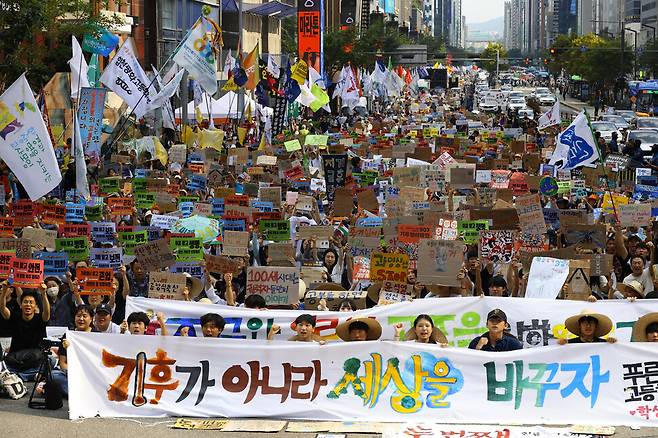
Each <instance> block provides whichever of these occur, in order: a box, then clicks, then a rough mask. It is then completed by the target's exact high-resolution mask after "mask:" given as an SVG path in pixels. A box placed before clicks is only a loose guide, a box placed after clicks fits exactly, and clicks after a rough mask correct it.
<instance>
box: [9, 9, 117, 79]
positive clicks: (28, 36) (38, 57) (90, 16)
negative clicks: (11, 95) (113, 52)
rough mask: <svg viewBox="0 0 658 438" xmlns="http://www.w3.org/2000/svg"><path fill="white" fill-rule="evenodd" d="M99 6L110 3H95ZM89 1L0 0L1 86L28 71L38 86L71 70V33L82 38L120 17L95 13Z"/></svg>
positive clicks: (108, 25)
mask: <svg viewBox="0 0 658 438" xmlns="http://www.w3.org/2000/svg"><path fill="white" fill-rule="evenodd" d="M95 3H96V5H97V6H98V7H100V8H103V7H107V4H106V3H107V2H105V4H103V3H104V2H95ZM93 5H94V2H93V1H89V0H3V1H2V2H0V88H2V89H4V88H5V87H7V86H9V85H10V84H11V83H12V82H13V81H14V80H16V78H17V77H18V76H20V75H21V74H22V73H23V72H25V71H27V78H28V80H29V82H30V84H31V85H32V87H33V88H35V89H38V88H40V87H41V86H42V85H45V83H46V82H47V81H48V80H49V79H50V77H51V76H52V75H53V74H54V73H56V72H58V71H68V70H69V68H68V65H67V61H68V60H69V59H70V58H71V35H75V36H77V37H78V38H82V35H83V34H84V33H85V32H88V31H90V30H92V29H93V26H94V25H101V26H104V27H111V25H112V24H115V23H116V21H117V20H115V19H108V18H103V17H98V16H94V11H93Z"/></svg>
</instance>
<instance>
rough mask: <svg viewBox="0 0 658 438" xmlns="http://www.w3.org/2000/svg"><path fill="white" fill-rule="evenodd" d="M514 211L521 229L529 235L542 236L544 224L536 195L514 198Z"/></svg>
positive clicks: (544, 230) (544, 229) (544, 228)
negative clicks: (516, 213) (517, 215)
mask: <svg viewBox="0 0 658 438" xmlns="http://www.w3.org/2000/svg"><path fill="white" fill-rule="evenodd" d="M515 206H516V211H517V212H518V214H519V222H520V224H521V229H522V230H523V231H524V232H526V233H529V234H535V235H539V234H544V233H545V232H546V222H545V221H544V212H543V211H542V207H541V201H540V200H539V195H538V194H532V195H526V196H519V197H517V198H516V203H515Z"/></svg>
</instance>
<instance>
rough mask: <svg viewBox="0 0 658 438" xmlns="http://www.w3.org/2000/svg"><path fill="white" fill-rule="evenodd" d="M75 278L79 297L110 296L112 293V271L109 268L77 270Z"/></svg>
mask: <svg viewBox="0 0 658 438" xmlns="http://www.w3.org/2000/svg"><path fill="white" fill-rule="evenodd" d="M76 277H77V279H78V281H79V284H80V295H111V294H113V293H114V285H113V280H114V271H112V269H110V268H79V269H77V270H76Z"/></svg>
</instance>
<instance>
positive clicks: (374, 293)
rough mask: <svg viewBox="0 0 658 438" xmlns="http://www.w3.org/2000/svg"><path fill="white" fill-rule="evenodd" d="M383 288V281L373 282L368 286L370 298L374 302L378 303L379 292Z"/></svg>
mask: <svg viewBox="0 0 658 438" xmlns="http://www.w3.org/2000/svg"><path fill="white" fill-rule="evenodd" d="M381 290H382V283H381V282H377V283H372V284H371V285H370V286H368V289H367V292H368V298H370V299H371V300H372V301H373V302H375V303H377V302H378V301H379V294H380V292H381Z"/></svg>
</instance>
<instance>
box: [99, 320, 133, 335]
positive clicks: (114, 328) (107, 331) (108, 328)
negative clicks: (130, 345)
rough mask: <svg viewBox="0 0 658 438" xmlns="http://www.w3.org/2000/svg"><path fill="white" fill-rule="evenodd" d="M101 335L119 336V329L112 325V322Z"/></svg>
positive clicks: (117, 326)
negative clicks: (111, 334)
mask: <svg viewBox="0 0 658 438" xmlns="http://www.w3.org/2000/svg"><path fill="white" fill-rule="evenodd" d="M96 328H98V327H96ZM126 332H127V331H126ZM101 333H116V334H121V327H119V325H117V324H115V323H113V322H112V321H110V325H109V326H107V330H105V331H104V332H101Z"/></svg>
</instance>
